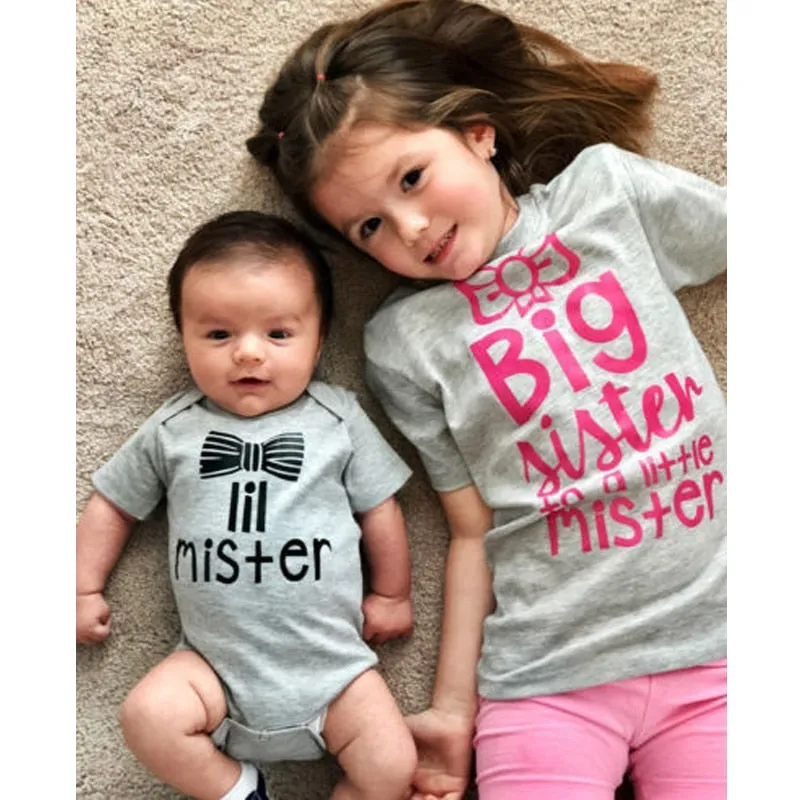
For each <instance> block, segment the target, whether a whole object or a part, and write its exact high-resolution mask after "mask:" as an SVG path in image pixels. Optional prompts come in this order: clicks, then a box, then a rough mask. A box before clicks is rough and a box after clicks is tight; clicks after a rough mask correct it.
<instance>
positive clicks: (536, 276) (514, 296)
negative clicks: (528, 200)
mask: <svg viewBox="0 0 800 800" xmlns="http://www.w3.org/2000/svg"><path fill="white" fill-rule="evenodd" d="M523 250H524V248H523V247H521V248H520V249H519V250H518V251H517V252H516V253H514V254H513V255H510V256H506V258H504V259H503V260H502V261H500V262H499V263H497V264H487V265H485V266H483V267H481V268H480V269H479V270H477V272H475V273H473V274H472V275H471V276H470V277H469V278H467V279H466V280H463V281H457V282H456V284H455V286H456V288H457V289H458V290H459V291H460V292H461V293H462V294H463V295H464V296H465V297H466V298H467V300H468V301H469V304H470V306H471V308H472V318H473V319H474V320H475V322H477V323H478V324H479V325H487V324H488V323H490V322H494V321H495V320H498V319H500V318H501V317H503V316H505V315H506V314H507V313H508V312H509V311H510V310H511V308H512V307H516V309H517V313H518V314H519V315H520V317H522V318H524V317H525V316H526V315H527V314H528V312H529V311H530V310H531V307H532V306H534V305H535V304H536V303H549V302H551V301H552V300H553V295H552V293H551V292H550V290H549V289H548V287H549V286H559V285H561V284H563V283H568V282H569V281H571V280H572V279H573V278H574V277H575V275H576V274H577V272H578V267H579V266H580V264H581V260H580V257H579V256H578V254H577V253H574V252H573V251H572V250H570V249H569V248H568V247H566V246H565V245H564V244H563V243H562V242H561V240H560V239H559V238H558V236H556V235H555V234H554V233H549V234H547V236H545V238H544V242H543V243H542V245H541V246H540V247H539V249H538V250H536V252H534V253H531V254H528V255H526V254H525V253H524V252H523Z"/></svg>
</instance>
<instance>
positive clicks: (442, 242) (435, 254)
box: [425, 225, 456, 264]
mask: <svg viewBox="0 0 800 800" xmlns="http://www.w3.org/2000/svg"><path fill="white" fill-rule="evenodd" d="M455 232H456V226H455V225H453V227H452V228H450V230H449V231H447V233H446V234H445V235H444V236H442V238H441V239H439V241H438V242H437V243H436V247H434V248H433V250H431V252H430V253H428V255H427V256H425V261H426V263H428V264H433V263H435V261H436V259H437V258H439V256H440V255H441V254H442V252H443V251H444V249H445V247H447V245H448V243H449V242H450V240H451V239H452V238H453V236H454V235H455Z"/></svg>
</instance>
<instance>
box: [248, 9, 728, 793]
mask: <svg viewBox="0 0 800 800" xmlns="http://www.w3.org/2000/svg"><path fill="white" fill-rule="evenodd" d="M655 87H656V81H655V79H654V78H653V76H652V75H650V74H649V73H648V72H646V71H644V70H642V69H639V68H636V67H632V66H626V65H622V64H605V63H597V62H591V61H589V60H587V59H585V58H583V57H581V56H580V55H579V54H578V53H576V52H575V51H573V50H571V49H570V48H568V47H567V46H566V45H564V44H562V43H561V42H559V41H557V40H555V39H554V38H552V37H550V36H548V35H546V34H544V33H542V32H540V31H537V30H534V29H531V28H527V27H524V26H522V25H516V24H514V23H512V22H511V21H510V20H509V19H508V18H506V17H504V16H502V15H501V14H498V13H496V12H493V11H490V10H489V9H486V8H484V7H482V6H480V5H477V4H472V3H465V2H461V1H460V0H427V1H425V0H412V1H411V2H401V3H392V4H389V5H386V6H383V7H381V8H378V9H376V10H374V11H371V12H369V13H367V14H365V15H363V16H362V17H360V18H358V19H355V20H350V21H347V22H344V23H341V24H337V25H327V26H325V27H323V28H321V29H320V30H318V31H317V32H316V33H314V34H313V35H312V36H311V37H310V38H309V39H308V41H306V42H305V43H304V44H303V45H302V46H301V47H300V48H299V50H298V51H297V52H296V53H295V54H294V55H293V56H292V58H290V59H289V61H288V62H287V63H286V65H285V66H284V67H283V70H282V71H281V73H280V75H279V76H278V78H277V80H276V81H275V83H274V85H273V86H272V87H270V89H269V90H268V91H267V93H266V97H265V100H264V103H263V105H262V107H261V111H260V119H261V130H260V131H259V132H258V134H257V135H255V136H254V137H253V138H251V139H250V140H249V141H248V147H249V149H250V152H251V153H252V154H253V155H254V156H255V157H256V158H257V159H258V160H259V161H260V162H262V163H264V164H266V165H267V166H268V167H270V169H271V170H272V172H273V173H274V175H275V176H276V177H277V179H278V181H279V183H280V184H281V186H282V187H283V189H284V190H285V191H286V192H287V193H288V194H289V195H290V197H291V198H292V199H293V200H294V202H295V203H296V204H297V206H298V208H299V209H300V210H301V211H303V212H304V213H305V215H306V216H307V217H308V218H309V219H310V220H311V221H313V222H315V223H316V224H318V225H320V226H322V227H324V228H326V229H327V230H332V231H335V232H338V234H340V235H341V236H343V237H344V238H345V239H347V240H348V241H349V242H351V243H352V244H354V245H355V246H356V247H357V248H359V249H360V250H362V251H364V252H365V253H367V254H368V255H370V256H371V257H373V258H374V259H375V260H376V261H377V262H380V263H381V264H383V265H384V266H385V267H386V268H387V269H389V270H391V271H392V272H395V273H397V274H399V275H402V276H406V277H408V278H411V279H415V285H414V286H412V287H409V288H406V289H403V290H400V291H398V292H397V293H395V295H393V296H392V297H391V298H390V300H389V301H388V302H387V303H386V304H385V305H384V307H383V308H381V309H380V310H379V311H378V313H377V314H376V315H375V317H374V318H373V319H372V320H371V321H370V323H369V325H368V326H367V329H366V333H365V349H366V354H367V363H368V375H367V377H368V380H369V383H370V385H371V387H372V388H373V389H374V391H375V392H376V394H377V396H378V397H379V398H380V400H381V402H382V404H383V407H384V408H385V410H386V412H387V414H388V415H389V417H390V418H391V419H392V420H393V421H394V423H395V424H396V425H397V426H398V428H399V429H400V430H401V431H402V432H403V433H404V435H405V436H407V437H408V439H409V440H410V441H411V442H412V443H413V444H414V445H415V446H416V447H417V448H418V450H419V453H420V455H421V458H422V460H423V462H424V464H425V467H426V469H427V472H428V475H429V477H430V480H431V483H432V485H433V487H434V488H435V489H436V491H437V492H438V493H439V496H440V498H441V502H442V505H443V508H444V512H445V515H446V518H447V521H448V524H449V528H450V534H451V545H450V550H449V555H448V563H447V570H446V578H445V612H444V619H443V622H442V639H441V645H440V656H439V662H438V668H437V676H436V683H435V687H434V693H433V700H432V705H431V708H430V709H429V710H428V711H426V712H424V713H423V714H421V715H418V716H415V717H411V718H410V719H409V723H410V725H411V726H412V730H413V732H414V735H415V738H416V740H417V743H418V747H419V752H420V767H419V769H418V771H417V774H416V776H415V784H416V787H417V789H418V794H417V795H416V796H417V797H426V798H429V797H445V798H448V800H450V799H451V798H459V797H461V795H462V793H463V791H464V789H465V787H466V784H467V778H468V772H469V757H470V738H471V737H472V736H473V735H474V745H475V748H476V759H477V762H476V764H477V782H478V786H479V791H480V796H481V798H482V800H519V798H533V797H542V798H548V800H554V799H555V798H571V799H572V800H575V799H576V798H577V799H579V800H580V799H583V798H586V799H587V800H588V799H589V798H591V799H592V800H593V799H594V798H605V800H610V798H612V797H613V795H614V790H615V787H616V786H617V785H619V784H620V782H621V780H622V778H623V775H624V774H625V772H626V771H630V774H631V779H632V782H633V784H634V787H635V792H636V795H637V797H638V798H646V799H647V800H650V799H651V798H658V800H667V798H674V799H675V800H678V798H680V799H681V800H687V798H688V799H692V798H698V799H699V798H703V800H706V799H709V800H710V799H712V798H723V797H724V796H725V785H726V780H725V746H726V705H727V701H726V698H727V691H726V676H727V666H726V661H725V654H726V630H725V627H726V620H725V614H726V559H725V541H726V521H725V494H726V485H725V458H726V455H725V454H726V421H725V418H726V410H725V401H724V397H723V395H722V392H721V390H720V388H719V386H718V384H717V381H716V380H715V377H714V374H713V372H712V370H711V367H710V365H709V363H708V361H707V359H706V357H705V355H704V354H703V352H702V350H701V347H700V345H699V343H698V342H697V340H696V339H695V337H694V336H693V334H692V332H691V330H690V328H689V325H688V322H687V320H686V318H685V316H684V314H683V312H682V309H681V307H680V304H679V303H678V301H677V300H676V298H675V296H674V292H675V291H676V290H677V289H680V288H681V287H683V286H688V285H694V284H699V283H703V282H705V281H708V280H709V279H711V278H712V277H713V276H715V275H717V274H718V273H720V272H722V271H723V270H724V269H725V266H726V210H725V190H724V189H723V188H721V187H719V186H716V185H714V184H712V183H709V182H708V181H706V180H703V179H701V178H699V177H696V176H694V175H691V174H687V173H686V172H683V171H681V170H678V169H675V168H673V167H670V166H666V165H664V164H660V163H656V162H654V161H651V160H648V159H646V158H644V157H642V156H641V155H637V154H636V153H635V151H637V150H640V149H641V145H642V143H643V142H644V138H645V136H646V134H647V131H648V128H649V110H650V104H651V100H652V97H653V94H654V91H655ZM420 282H424V283H423V284H422V286H420ZM476 676H477V679H476Z"/></svg>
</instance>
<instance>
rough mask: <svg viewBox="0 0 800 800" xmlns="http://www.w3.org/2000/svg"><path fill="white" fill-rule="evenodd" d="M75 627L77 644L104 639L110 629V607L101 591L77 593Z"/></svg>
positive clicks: (93, 642) (92, 642) (91, 642)
mask: <svg viewBox="0 0 800 800" xmlns="http://www.w3.org/2000/svg"><path fill="white" fill-rule="evenodd" d="M75 629H76V639H77V642H78V644H95V643H97V642H102V641H104V640H105V639H106V637H107V636H108V634H109V631H110V630H111V609H110V608H109V607H108V603H106V600H105V598H104V597H103V593H102V592H90V593H89V594H79V595H77V602H76V614H75Z"/></svg>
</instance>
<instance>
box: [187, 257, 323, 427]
mask: <svg viewBox="0 0 800 800" xmlns="http://www.w3.org/2000/svg"><path fill="white" fill-rule="evenodd" d="M231 259H234V260H235V261H236V262H237V263H231ZM223 262H224V263H223ZM181 328H182V331H183V334H182V335H183V346H184V350H185V352H186V359H187V361H188V364H189V370H190V372H191V373H192V378H194V382H195V383H196V384H197V386H198V388H199V389H200V391H202V392H203V394H205V395H207V396H208V397H209V398H211V400H213V401H214V402H215V403H216V404H217V405H218V406H221V407H222V408H224V409H225V410H226V411H230V412H231V413H233V414H238V415H239V416H241V417H255V416H259V415H260V414H265V413H266V412H268V411H274V410H276V409H278V408H283V406H287V405H289V404H290V403H293V402H294V401H295V400H296V399H297V398H298V397H300V395H301V394H302V393H303V392H304V391H305V389H306V387H307V386H308V384H309V382H310V381H311V376H312V374H313V372H314V368H315V367H316V365H317V361H318V360H319V356H320V351H321V349H322V340H321V337H320V308H319V302H318V300H317V295H316V293H315V291H314V278H313V277H312V274H311V271H310V269H309V267H308V266H307V265H306V264H305V262H304V261H303V260H302V259H301V258H300V256H299V255H296V254H293V253H291V252H287V253H286V254H285V255H283V256H282V257H279V258H277V259H275V260H270V261H266V260H265V259H264V258H263V256H260V255H257V254H254V253H246V252H245V253H239V254H229V255H226V256H224V257H222V258H221V259H220V261H219V262H217V261H210V262H204V263H201V264H197V265H195V266H193V267H192V268H191V269H190V270H189V271H188V272H187V273H186V276H185V278H184V281H183V286H182V287H181Z"/></svg>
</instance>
